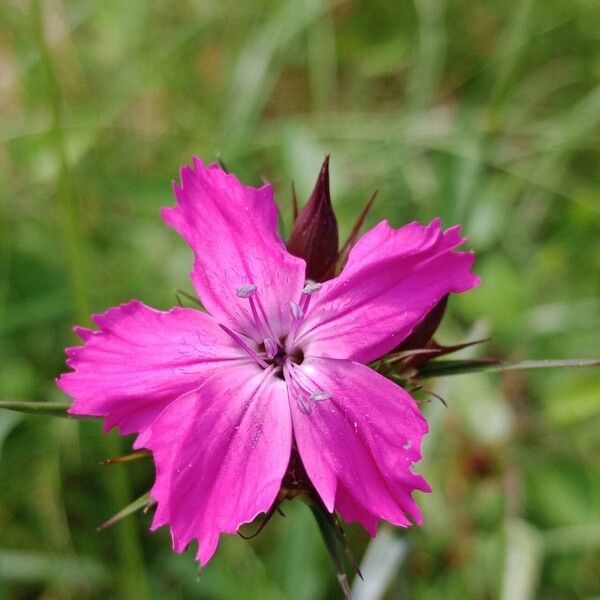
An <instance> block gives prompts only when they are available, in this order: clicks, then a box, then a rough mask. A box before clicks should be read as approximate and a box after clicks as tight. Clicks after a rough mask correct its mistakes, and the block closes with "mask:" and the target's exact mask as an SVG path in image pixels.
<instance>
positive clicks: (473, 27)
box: [0, 0, 600, 600]
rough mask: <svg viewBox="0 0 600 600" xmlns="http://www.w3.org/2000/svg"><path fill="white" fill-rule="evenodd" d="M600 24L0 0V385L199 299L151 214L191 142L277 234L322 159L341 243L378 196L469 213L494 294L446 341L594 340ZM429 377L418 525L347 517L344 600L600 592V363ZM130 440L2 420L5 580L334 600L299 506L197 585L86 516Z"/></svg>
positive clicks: (399, 210)
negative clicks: (355, 575)
mask: <svg viewBox="0 0 600 600" xmlns="http://www.w3.org/2000/svg"><path fill="white" fill-rule="evenodd" d="M599 37H600V5H599V4H598V2H597V1H596V0H512V1H506V0H505V1H497V2H478V1H476V0H452V1H450V0H448V1H446V0H414V1H408V0H396V1H393V0H362V1H361V0H346V1H340V2H333V3H332V2H326V1H325V0H277V1H275V0H254V1H253V2H243V1H242V2H239V1H235V2H234V1H231V0H223V1H218V0H182V1H180V2H166V1H155V2H152V1H150V0H127V1H122V0H119V1H117V0H102V1H100V0H95V1H93V0H44V1H42V2H38V1H37V0H32V1H29V0H3V1H2V3H0V140H1V142H2V144H1V145H0V272H1V278H0V335H1V336H2V337H1V344H0V399H2V400H40V401H44V400H45V401H48V400H60V399H64V397H63V396H62V395H61V393H60V392H59V391H58V390H57V389H56V388H55V386H54V384H53V380H54V377H55V376H56V375H57V374H58V373H60V372H61V371H63V370H64V368H65V367H64V355H63V348H64V347H65V346H67V345H71V344H72V343H74V336H73V335H72V334H71V326H72V324H73V323H75V322H79V323H86V324H87V323H89V321H88V315H89V314H90V313H91V312H101V311H104V310H105V309H106V308H107V307H109V306H111V305H114V304H117V303H120V302H123V301H126V300H129V299H130V298H139V299H141V300H143V301H144V302H146V303H148V304H151V305H153V306H156V307H159V308H167V307H169V306H171V305H173V304H174V303H175V291H176V290H177V289H184V290H188V291H191V286H190V284H189V281H188V277H187V273H188V271H189V269H190V266H191V254H190V252H189V251H188V249H187V247H186V245H185V244H184V243H183V241H181V240H180V239H178V237H177V236H176V234H175V233H174V232H172V231H170V230H169V229H167V227H165V226H164V225H163V223H162V221H161V219H160V217H159V215H158V209H159V207H161V206H165V205H169V204H172V203H173V199H172V197H171V191H170V185H171V180H173V179H174V178H176V177H177V174H178V169H179V167H180V165H182V164H183V163H186V162H189V161H190V158H191V156H192V154H194V153H195V154H198V155H200V156H202V157H204V158H205V159H207V160H212V159H215V158H216V157H217V155H218V154H219V153H220V155H221V156H222V157H223V160H224V161H225V163H226V164H227V166H228V168H229V169H230V170H232V171H235V172H236V173H237V174H238V175H239V176H240V177H241V178H242V179H243V180H244V181H245V182H246V183H249V184H258V183H260V181H261V178H262V177H265V178H267V179H269V180H270V181H272V182H273V183H274V184H275V187H276V190H277V193H278V198H279V202H280V205H281V207H282V212H283V217H284V220H285V221H286V222H287V223H288V224H289V217H290V207H289V196H290V185H291V181H292V180H293V181H294V182H295V184H296V187H297V190H298V193H299V197H300V198H301V199H305V198H306V197H307V196H308V194H309V193H310V190H311V187H312V185H313V183H314V180H315V177H316V174H317V171H318V167H319V165H320V162H321V161H322V159H323V156H324V154H325V153H331V156H332V165H331V172H332V192H333V196H334V203H335V208H336V211H337V214H338V217H339V221H340V227H341V230H342V238H344V236H345V234H346V233H347V232H348V231H349V228H350V227H351V225H352V223H353V220H354V218H355V216H356V214H357V212H358V211H359V210H360V208H361V207H362V206H363V204H364V202H365V201H366V199H367V197H368V196H369V195H370V193H371V192H372V191H373V190H374V189H375V188H379V190H380V195H379V199H378V201H377V203H376V205H375V207H374V209H373V211H372V214H371V215H370V216H369V219H368V224H369V225H372V224H374V223H376V222H377V221H378V220H380V219H382V218H388V219H389V220H390V221H391V222H392V224H394V225H400V224H402V223H404V222H407V221H409V220H412V219H415V218H417V219H421V220H425V221H426V220H430V219H431V218H433V217H434V216H437V215H440V216H441V217H442V218H443V221H444V224H445V225H446V226H450V225H452V224H455V223H462V224H463V225H464V230H465V232H466V234H467V235H468V236H469V242H468V243H469V245H470V246H471V247H472V248H474V249H475V250H476V252H477V255H478V260H477V264H476V271H477V272H478V273H479V274H480V275H481V277H482V285H481V287H480V288H479V289H477V290H475V291H474V292H472V293H470V294H468V295H466V296H464V297H462V296H461V297H456V298H453V299H452V302H451V304H450V309H449V312H448V314H447V318H446V320H445V321H444V323H443V326H442V329H441V331H440V333H439V336H438V339H439V340H440V341H442V342H446V343H457V342H460V341H464V340H466V339H475V338H477V337H485V336H488V335H489V336H491V338H492V341H491V342H490V343H489V344H488V345H487V346H486V347H485V348H478V349H477V350H475V351H472V352H471V355H473V356H478V355H482V354H487V355H493V356H498V357H500V358H505V359H519V358H524V357H529V358H538V359H539V358H576V357H594V356H596V357H597V356H598V355H599V354H600V344H599V340H600V300H599V298H600V242H599V240H600V192H599V190H600V186H599V185H598V162H599V161H598V158H599V156H600V152H599V150H600V144H599V142H600V128H599V124H600V86H599V85H598V79H599V75H600V53H599V52H598V50H599V45H598V43H599ZM464 355H465V356H468V355H469V353H468V352H467V353H465V354H464ZM435 386H436V387H435V389H436V390H437V392H438V393H439V394H441V395H442V396H443V397H444V398H445V399H446V401H447V402H448V404H449V408H448V409H445V408H444V406H443V405H442V404H441V403H439V402H430V403H427V404H425V405H424V410H425V413H426V415H427V417H428V419H429V421H430V424H431V434H430V435H429V436H428V438H427V443H426V446H425V453H424V454H425V455H424V459H423V461H422V463H421V464H420V470H421V471H422V472H424V473H425V474H426V476H427V477H428V479H429V481H430V483H431V485H432V487H433V489H434V493H433V494H430V495H427V496H425V495H421V496H420V504H421V505H422V507H423V511H424V520H425V523H424V526H423V528H422V529H418V528H413V529H411V530H408V531H392V529H389V528H386V527H382V534H381V535H380V536H379V537H378V538H377V541H375V542H374V543H373V544H371V546H369V542H370V540H369V539H368V538H367V536H366V535H365V534H363V533H362V532H361V531H359V530H358V529H355V528H353V527H350V528H349V534H350V537H351V538H352V543H353V545H354V547H355V548H356V551H357V554H358V555H359V556H360V557H362V556H363V553H364V552H365V551H366V552H367V555H366V557H365V559H364V560H365V563H364V570H365V575H366V578H367V582H366V584H365V585H362V584H357V585H356V588H355V591H356V598H357V600H377V599H380V598H388V599H395V598H409V599H413V598H415V599H428V598H431V599H434V598H450V599H453V598H461V599H464V598H475V599H479V598H504V599H506V600H525V599H528V598H544V599H555V598H556V599H559V598H560V599H563V598H564V599H570V598H584V599H585V598H589V599H591V598H598V597H599V595H600V482H599V478H598V465H599V460H600V441H599V436H598V431H599V429H600V427H599V426H600V423H599V421H600V379H599V377H598V371H597V370H593V369H579V370H569V371H567V370H555V371H544V372H541V371H538V372H535V373H534V372H531V373H521V372H509V373H506V374H504V375H503V376H500V375H482V374H476V375H463V376H460V377H453V378H446V379H444V380H440V381H438V382H436V383H435ZM128 445H129V441H128V440H121V439H119V438H118V437H117V436H115V435H112V436H109V437H107V438H105V437H103V436H102V435H101V426H100V424H99V423H97V422H74V421H70V420H67V419H54V420H53V419H49V418H48V419H47V418H44V417H37V416H23V415H19V414H17V413H12V412H8V411H0V453H1V454H0V598H8V599H13V598H14V599H17V598H18V599H21V598H23V599H25V598H27V599H29V598H44V599H51V600H54V599H60V600H63V599H67V600H68V599H79V598H93V599H97V598H98V599H99V598H120V599H127V600H129V599H134V600H137V599H144V598H152V599H161V600H162V599H166V600H169V599H175V598H203V599H204V598H206V599H218V600H221V599H223V600H227V599H232V600H233V599H236V600H237V599H239V598H249V599H255V598H256V599H261V600H271V599H273V600H279V599H284V598H294V599H300V600H303V599H306V600H311V599H324V598H337V597H339V591H338V588H337V585H336V580H335V576H334V574H333V569H332V568H331V566H330V564H329V559H328V557H327V555H326V553H325V551H324V548H323V544H322V541H321V539H320V538H319V535H318V531H317V528H316V526H315V524H314V523H313V520H312V516H311V515H310V513H309V511H308V510H307V509H306V508H305V507H304V506H303V505H300V504H298V503H288V505H286V506H284V510H285V512H286V514H287V518H285V519H284V518H282V517H276V518H274V519H273V521H272V522H271V524H270V525H269V526H268V528H267V529H266V530H265V531H264V532H263V533H262V534H261V535H260V536H259V537H258V538H257V539H255V540H253V541H252V542H246V541H244V540H242V539H241V538H233V537H228V538H226V539H223V541H222V543H221V546H220V549H219V551H218V553H217V555H216V558H215V559H214V561H213V562H212V563H211V564H210V565H209V566H208V567H207V568H206V569H205V570H204V571H203V572H202V574H201V575H200V576H199V575H198V570H197V566H196V564H195V562H194V560H193V555H192V553H191V552H187V553H186V554H184V555H182V556H178V555H175V554H173V553H172V552H171V551H170V543H169V535H168V532H166V531H165V530H161V531H160V532H158V533H154V534H151V533H149V532H148V531H147V528H148V525H149V522H150V519H151V515H150V514H143V513H137V514H136V515H134V516H131V517H129V518H128V519H126V520H124V521H122V522H121V523H119V524H118V525H116V526H115V527H114V528H113V529H110V530H107V531H103V532H97V531H96V527H97V526H98V525H99V524H100V523H102V522H103V521H104V520H105V519H107V518H108V517H109V516H111V515H112V514H114V513H115V512H116V511H117V510H118V509H119V508H120V507H122V506H124V505H126V504H127V503H128V501H129V500H131V499H133V498H135V497H137V496H139V495H141V494H142V493H144V492H145V491H146V490H147V489H148V488H149V486H150V484H151V481H152V476H153V471H152V465H151V464H150V462H149V461H137V462H134V463H130V464H128V465H115V466H102V465H100V464H99V463H100V461H101V460H102V459H104V458H107V457H109V456H115V455H118V454H119V453H120V452H125V451H126V450H127V448H128Z"/></svg>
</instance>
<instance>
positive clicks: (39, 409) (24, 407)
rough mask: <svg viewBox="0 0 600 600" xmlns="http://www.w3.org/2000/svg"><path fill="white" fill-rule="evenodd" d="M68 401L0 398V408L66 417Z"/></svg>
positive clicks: (46, 415) (31, 413)
mask: <svg viewBox="0 0 600 600" xmlns="http://www.w3.org/2000/svg"><path fill="white" fill-rule="evenodd" d="M69 406H71V403H70V402H66V401H65V402H19V401H15V400H0V408H4V409H6V410H14V411H17V412H21V413H26V414H30V415H41V416H45V417H68V416H69V415H68V414H67V409H68V408H69Z"/></svg>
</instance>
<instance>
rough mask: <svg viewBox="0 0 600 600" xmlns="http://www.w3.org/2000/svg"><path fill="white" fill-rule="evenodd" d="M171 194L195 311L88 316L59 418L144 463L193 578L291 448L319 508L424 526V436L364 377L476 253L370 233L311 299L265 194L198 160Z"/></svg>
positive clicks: (420, 238) (470, 280)
mask: <svg viewBox="0 0 600 600" xmlns="http://www.w3.org/2000/svg"><path fill="white" fill-rule="evenodd" d="M174 191H175V196H176V198H177V205H176V206H175V207H174V208H168V209H163V211H162V215H163V218H164V219H165V221H166V222H167V224H169V225H170V226H171V227H173V228H174V229H175V230H176V231H177V232H179V233H180V234H181V235H182V236H183V237H184V238H185V240H186V241H187V242H188V244H189V245H190V246H191V248H192V250H193V251H194V254H195V263H194V268H193V271H192V274H191V277H192V281H193V284H194V287H195V288H196V290H197V292H198V294H199V296H200V298H201V300H202V303H203V305H204V306H205V307H206V309H207V310H208V313H205V312H201V311H199V310H194V309H191V308H173V309H171V310H169V311H167V312H161V311H158V310H154V309H152V308H149V307H147V306H145V305H144V304H142V303H141V302H139V301H137V300H134V301H132V302H129V303H127V304H123V305H121V306H119V307H116V308H111V309H110V310H108V311H107V312H106V313H104V314H102V315H95V316H94V317H93V320H94V322H95V323H96V325H97V326H98V330H97V331H91V330H89V329H84V328H76V331H77V333H78V334H79V335H80V336H81V338H82V339H83V341H84V342H85V344H84V345H83V346H79V347H75V348H69V349H68V350H67V354H68V356H69V359H68V365H69V366H70V367H72V368H73V372H70V373H67V374H64V375H62V376H61V377H60V379H59V381H58V383H59V385H60V387H61V388H62V389H63V390H64V391H65V392H66V393H68V394H69V395H71V396H72V397H73V398H74V400H75V401H74V403H73V405H72V406H71V408H70V411H69V412H70V414H72V415H86V416H91V417H102V418H104V419H105V430H109V429H111V428H112V427H114V426H117V427H119V429H120V432H121V434H130V433H136V434H138V435H137V439H136V441H135V448H147V449H149V450H151V451H152V454H153V457H154V461H155V464H156V482H155V484H154V486H153V488H152V490H151V496H152V498H153V499H154V500H155V501H156V502H157V510H156V513H155V516H154V521H153V524H152V529H156V528H158V527H161V526H163V525H169V527H170V529H171V533H172V538H173V547H174V549H175V551H177V552H181V551H182V550H184V549H185V547H186V546H187V545H188V544H189V543H190V541H192V540H194V539H197V540H198V541H199V551H198V555H197V557H198V559H199V560H200V562H201V563H202V564H206V563H207V561H208V560H210V558H211V557H212V555H213V553H214V552H215V550H216V547H217V544H218V540H219V535H220V534H221V533H235V532H236V531H237V530H238V529H239V527H240V526H241V525H242V524H243V523H248V522H250V521H252V520H253V519H254V518H255V517H256V516H257V515H258V514H259V513H262V512H266V511H268V510H269V508H270V507H271V506H272V504H273V502H274V501H275V499H276V498H277V496H278V492H279V490H280V488H281V485H282V480H283V478H284V476H285V475H286V472H287V470H288V465H289V462H290V456H291V453H292V449H294V453H296V452H297V453H298V454H299V456H300V459H301V462H302V465H303V468H304V471H305V473H306V475H307V476H308V478H309V479H310V482H311V483H312V486H314V489H315V490H316V493H318V495H319V497H320V498H321V500H322V502H323V504H324V505H325V507H326V508H327V510H329V511H334V510H335V511H338V512H339V513H340V514H341V516H342V517H343V518H344V519H345V520H347V521H358V522H359V523H361V524H362V526H363V527H364V528H365V529H366V530H367V531H368V532H369V533H371V534H372V535H374V534H375V532H376V528H377V523H378V522H379V520H381V519H385V520H386V521H389V522H390V523H393V524H395V525H399V526H402V527H405V526H408V525H409V524H410V522H411V520H412V521H414V522H416V523H420V522H421V515H420V512H419V508H418V507H417V505H416V503H415V501H414V500H413V499H412V497H411V493H412V492H413V491H414V490H421V491H430V489H429V486H428V485H427V483H426V482H425V480H424V479H423V477H422V476H420V475H417V474H415V473H413V472H412V471H411V465H412V464H413V463H415V462H416V461H418V460H419V459H420V456H421V455H420V445H421V438H422V436H423V435H424V434H425V433H426V432H427V423H426V422H425V419H424V418H423V416H422V415H421V413H420V411H419V409H418V408H417V406H416V404H415V402H414V400H413V399H412V398H411V397H410V395H409V394H408V393H407V392H406V391H405V390H404V389H402V388H401V387H399V386H397V385H395V384H394V383H392V382H391V381H389V380H388V379H386V378H384V377H383V376H382V375H380V374H378V373H376V372H375V371H373V370H371V369H370V368H369V367H368V366H366V365H367V364H368V363H369V362H371V361H373V360H375V359H377V358H380V357H381V356H383V355H385V354H386V353H387V352H389V351H390V350H392V349H394V348H395V347H397V346H398V344H399V342H401V341H402V340H403V339H404V338H406V337H407V336H408V335H409V334H410V333H411V331H413V329H414V328H415V326H417V325H418V324H419V322H420V321H421V320H422V319H423V317H424V316H425V315H426V314H427V312H428V311H429V310H430V309H431V308H432V307H433V306H434V305H435V304H436V303H437V302H438V301H440V299H441V298H443V297H444V296H445V295H446V294H448V293H449V292H464V291H466V290H468V289H470V288H472V287H473V286H475V285H477V283H478V278H477V277H476V276H475V275H473V274H472V273H471V272H470V268H471V266H472V264H473V259H474V257H473V254H472V253H460V252H455V251H454V249H455V248H456V247H457V246H458V245H460V244H461V243H462V242H463V241H464V240H463V239H462V238H461V237H460V235H459V228H458V227H453V228H451V229H448V230H446V231H443V230H442V229H441V227H440V222H439V220H434V221H433V222H431V223H430V224H429V225H427V226H422V225H420V224H419V223H410V224H408V225H405V226H404V227H401V228H400V229H392V228H391V227H390V226H389V225H388V223H387V222H386V221H383V222H381V223H379V225H377V226H376V227H374V228H373V229H372V230H371V231H369V232H368V233H366V234H365V235H364V236H363V237H362V238H361V239H360V240H359V241H358V242H357V244H356V245H355V247H354V248H353V249H352V251H351V252H350V256H349V259H348V262H347V264H346V266H345V268H344V270H343V272H342V273H341V274H340V275H339V276H338V277H336V278H334V279H331V280H329V281H326V282H324V283H322V284H317V283H313V282H311V281H306V280H305V263H304V261H303V260H302V259H300V258H297V257H295V256H292V255H291V254H290V253H289V252H288V251H287V250H286V247H285V245H284V243H283V241H282V240H281V239H280V237H279V236H278V233H277V208H276V205H275V203H274V199H273V190H272V187H271V186H270V185H265V186H263V187H261V188H258V189H256V188H252V187H247V186H245V185H242V184H241V183H240V182H239V181H238V180H237V179H236V177H234V176H233V175H228V174H226V173H225V172H223V171H222V170H221V169H220V168H219V167H218V166H216V165H212V166H210V167H208V168H207V167H205V166H204V164H203V163H202V161H201V160H199V159H197V158H196V159H194V167H193V168H190V167H184V168H183V169H182V171H181V185H175V186H174ZM296 457H297V455H296Z"/></svg>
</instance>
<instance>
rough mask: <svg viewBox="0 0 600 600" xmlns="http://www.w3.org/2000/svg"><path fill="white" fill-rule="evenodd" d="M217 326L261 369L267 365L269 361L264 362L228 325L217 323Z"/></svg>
mask: <svg viewBox="0 0 600 600" xmlns="http://www.w3.org/2000/svg"><path fill="white" fill-rule="evenodd" d="M219 327H220V328H221V329H222V330H223V331H224V332H225V333H226V334H227V335H228V336H229V337H230V338H231V339H232V340H233V341H234V342H235V343H236V344H238V345H239V346H240V347H241V348H242V350H243V351H244V352H245V353H246V354H247V355H248V356H249V357H250V358H252V359H254V360H255V361H256V362H257V363H258V364H259V365H260V366H261V367H262V368H263V369H266V368H267V367H268V366H269V363H267V362H265V361H264V360H263V359H262V358H261V357H260V356H259V355H258V354H257V353H256V352H255V351H254V350H252V348H250V346H248V344H246V342H245V341H244V340H243V339H242V338H241V337H240V336H239V335H238V334H237V333H235V332H234V331H231V329H229V327H225V325H221V323H219Z"/></svg>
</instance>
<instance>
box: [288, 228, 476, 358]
mask: <svg viewBox="0 0 600 600" xmlns="http://www.w3.org/2000/svg"><path fill="white" fill-rule="evenodd" d="M462 241H463V239H462V238H461V237H460V235H459V229H458V228H457V227H453V228H451V229H448V230H446V231H445V232H444V231H442V230H441V229H440V223H439V220H435V221H433V222H432V223H431V224H430V225H428V226H427V227H424V226H422V225H420V224H419V223H410V224H409V225H405V226H404V227H401V228H400V229H397V230H395V229H392V228H391V227H390V226H389V225H388V224H387V222H386V221H383V222H381V223H380V224H379V225H377V226H376V227H375V228H373V229H372V230H371V231H369V232H367V233H366V234H365V235H364V236H363V237H362V238H361V239H360V240H359V241H358V242H357V244H356V246H355V247H354V248H353V250H352V252H350V256H349V259H348V263H347V264H346V266H345V268H344V270H343V272H342V273H341V274H340V276H339V277H337V278H335V279H332V280H330V281H327V282H325V283H324V284H323V287H322V289H321V290H320V291H319V292H318V293H317V294H315V295H314V300H313V301H312V303H311V306H310V309H309V311H308V314H307V317H306V319H305V321H304V322H303V324H302V325H301V327H299V329H298V332H297V335H296V339H297V343H298V345H300V346H301V347H303V349H304V352H305V353H306V354H310V355H312V356H328V357H332V358H348V359H351V360H355V361H357V362H362V363H368V362H370V361H372V360H375V359H377V358H379V357H381V356H383V355H384V354H385V353H386V352H389V351H390V350H392V349H393V348H395V347H396V346H397V345H398V344H399V342H401V341H402V340H403V339H404V338H405V337H407V336H408V335H409V334H410V332H411V331H412V330H413V329H414V328H415V326H416V325H417V324H418V323H419V322H420V321H421V320H422V319H423V318H424V317H425V315H426V314H427V312H428V311H429V310H430V309H431V308H432V307H433V306H434V305H435V304H436V303H437V302H438V301H439V300H440V299H441V298H442V297H443V296H445V295H446V294H448V293H450V292H464V291H466V290H468V289H470V288H472V287H474V286H476V285H477V284H478V283H479V278H478V277H477V276H476V275H473V273H471V272H470V269H471V266H472V265H473V261H474V255H473V254H472V253H465V252H455V251H454V248H455V247H456V246H457V245H459V244H460V243H462Z"/></svg>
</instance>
